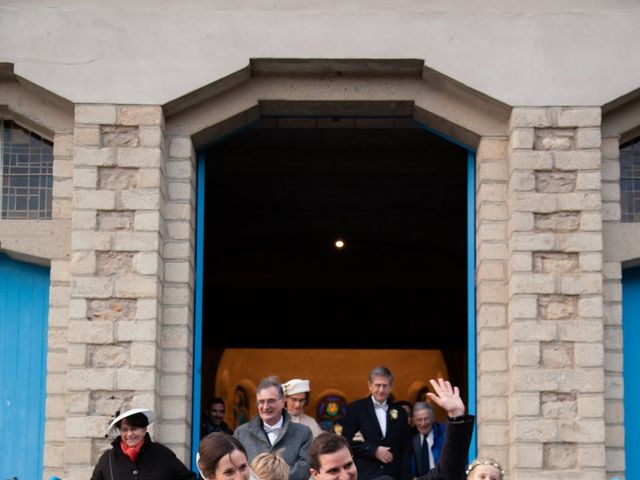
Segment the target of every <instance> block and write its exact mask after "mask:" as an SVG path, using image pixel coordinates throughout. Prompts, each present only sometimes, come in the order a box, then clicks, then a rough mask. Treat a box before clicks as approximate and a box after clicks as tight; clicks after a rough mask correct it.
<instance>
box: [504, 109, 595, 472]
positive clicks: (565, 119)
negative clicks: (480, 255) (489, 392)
mask: <svg viewBox="0 0 640 480" xmlns="http://www.w3.org/2000/svg"><path fill="white" fill-rule="evenodd" d="M599 147H600V109H598V108H515V109H514V110H513V112H512V116H511V121H510V140H509V150H508V158H509V181H508V196H509V199H508V204H509V221H508V235H509V253H508V255H509V264H508V265H509V266H508V297H509V308H508V314H507V320H508V331H509V350H510V370H509V397H510V406H509V472H510V478H512V479H517V480H530V479H531V480H533V479H537V480H539V479H549V480H551V479H554V480H555V479H557V480H560V479H581V480H596V479H597V480H603V479H604V474H605V448H604V445H605V423H604V398H605V392H604V387H605V385H604V349H603V340H604V338H603V261H602V194H601V190H602V187H601V155H600V149H599Z"/></svg>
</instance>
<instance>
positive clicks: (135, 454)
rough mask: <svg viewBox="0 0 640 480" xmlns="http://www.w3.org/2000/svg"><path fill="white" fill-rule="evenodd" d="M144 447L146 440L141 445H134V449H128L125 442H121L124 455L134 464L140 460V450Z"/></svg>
mask: <svg viewBox="0 0 640 480" xmlns="http://www.w3.org/2000/svg"><path fill="white" fill-rule="evenodd" d="M142 445H144V438H143V439H142V441H141V442H140V443H138V444H137V445H134V446H133V447H128V446H127V444H126V443H125V442H124V440H122V439H121V440H120V449H121V450H122V453H124V454H125V455H126V456H127V457H129V458H130V459H131V461H132V462H135V461H136V458H138V455H140V449H141V448H142Z"/></svg>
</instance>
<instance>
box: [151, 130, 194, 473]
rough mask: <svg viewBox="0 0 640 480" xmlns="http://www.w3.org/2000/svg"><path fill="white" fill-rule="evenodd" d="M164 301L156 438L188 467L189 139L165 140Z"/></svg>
mask: <svg viewBox="0 0 640 480" xmlns="http://www.w3.org/2000/svg"><path fill="white" fill-rule="evenodd" d="M167 145H168V146H169V149H168V150H169V152H168V153H169V154H168V158H167V161H166V164H165V165H166V174H165V175H166V180H167V194H166V199H165V202H164V205H163V216H164V219H165V241H164V246H163V252H164V259H165V276H164V295H163V300H162V304H163V305H162V311H163V333H162V344H161V345H162V349H163V356H162V365H161V368H162V382H161V384H160V396H161V409H162V413H163V422H162V424H161V425H160V428H159V431H158V438H159V440H160V441H161V442H163V443H164V444H166V445H168V446H170V447H171V448H172V450H173V451H174V452H175V453H176V455H178V457H180V458H182V459H183V460H184V461H185V462H186V463H187V465H189V462H190V453H191V452H190V449H189V447H190V441H189V439H190V436H191V407H192V403H193V402H192V400H193V397H192V370H193V348H192V347H193V318H194V289H195V275H194V272H195V245H196V242H195V238H196V237H195V235H196V232H195V224H196V183H195V182H196V156H195V151H194V149H193V145H192V142H191V139H190V138H188V137H187V138H183V137H172V138H167Z"/></svg>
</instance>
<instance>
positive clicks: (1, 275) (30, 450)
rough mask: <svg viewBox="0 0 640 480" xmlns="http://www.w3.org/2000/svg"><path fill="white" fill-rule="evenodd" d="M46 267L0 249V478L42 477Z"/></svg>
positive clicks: (45, 351)
mask: <svg viewBox="0 0 640 480" xmlns="http://www.w3.org/2000/svg"><path fill="white" fill-rule="evenodd" d="M48 311H49V269H48V268H43V267H38V266H35V265H30V264H27V263H23V262H17V261H15V260H12V259H10V258H9V257H7V256H6V255H4V254H1V253H0V402H1V403H0V479H5V478H17V479H19V480H26V479H34V480H35V479H40V478H42V457H43V444H44V410H45V396H46V390H45V385H46V382H45V380H46V360H47V328H48V322H47V316H48Z"/></svg>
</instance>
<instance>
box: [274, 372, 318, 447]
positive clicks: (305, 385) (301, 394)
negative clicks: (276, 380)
mask: <svg viewBox="0 0 640 480" xmlns="http://www.w3.org/2000/svg"><path fill="white" fill-rule="evenodd" d="M282 387H283V389H284V397H285V401H286V406H287V412H289V414H290V415H291V421H292V422H295V423H301V424H302V425H306V426H307V427H309V428H310V429H311V433H312V434H313V436H314V437H317V436H318V435H320V434H321V433H322V429H321V428H320V425H318V422H316V421H315V420H314V419H313V418H311V417H310V416H309V415H307V414H305V413H304V407H306V406H307V404H308V403H309V393H310V391H311V389H310V387H309V380H301V379H299V378H294V379H292V380H289V381H288V382H287V383H284V384H283V385H282Z"/></svg>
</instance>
